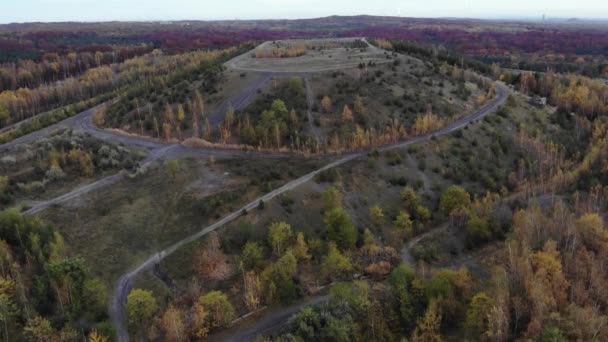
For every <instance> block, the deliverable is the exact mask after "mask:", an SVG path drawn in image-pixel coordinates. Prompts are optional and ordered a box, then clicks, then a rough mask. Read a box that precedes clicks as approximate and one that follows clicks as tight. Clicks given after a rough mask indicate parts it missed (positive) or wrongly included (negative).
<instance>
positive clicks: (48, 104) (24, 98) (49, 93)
mask: <svg viewBox="0 0 608 342" xmlns="http://www.w3.org/2000/svg"><path fill="white" fill-rule="evenodd" d="M208 54H212V52H210V53H207V52H192V53H186V54H182V55H175V56H167V55H164V54H163V53H162V52H161V51H160V50H155V51H153V52H152V53H149V54H146V55H143V56H140V57H135V58H131V59H128V60H126V61H124V62H123V63H118V64H112V65H109V66H100V67H94V68H92V69H89V70H87V71H86V72H85V73H84V74H83V75H81V76H79V77H70V78H67V79H65V80H63V81H62V82H58V83H55V84H52V85H42V86H40V87H37V88H34V89H28V88H20V89H19V90H17V91H10V90H7V91H4V92H2V93H0V124H1V125H2V126H6V125H8V124H11V123H15V122H19V121H21V120H24V119H26V118H29V117H32V116H34V115H36V114H38V113H40V112H43V111H46V110H51V109H53V108H55V107H58V106H65V105H68V104H71V103H73V102H76V101H80V100H83V99H88V98H91V97H95V96H96V95H99V94H102V93H105V92H108V91H112V90H116V89H120V88H121V87H123V86H125V85H130V84H135V83H138V82H146V81H147V80H148V79H149V78H150V77H153V76H156V75H163V74H167V73H169V72H172V71H174V70H176V69H177V70H179V69H181V68H183V67H185V66H187V65H198V64H199V63H200V62H201V61H202V60H203V59H204V58H206V57H207V56H208Z"/></svg>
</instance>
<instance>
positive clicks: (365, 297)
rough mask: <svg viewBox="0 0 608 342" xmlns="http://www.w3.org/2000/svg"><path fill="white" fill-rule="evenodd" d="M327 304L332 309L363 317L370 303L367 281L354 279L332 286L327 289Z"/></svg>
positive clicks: (366, 313) (367, 311)
mask: <svg viewBox="0 0 608 342" xmlns="http://www.w3.org/2000/svg"><path fill="white" fill-rule="evenodd" d="M329 305H330V307H331V308H332V309H333V310H334V311H338V312H346V313H349V314H351V315H353V316H354V317H356V318H365V317H366V316H368V314H369V309H370V307H371V305H372V303H371V301H370V289H369V283H368V282H367V281H365V280H355V281H353V282H348V283H339V284H337V285H335V286H333V287H332V288H331V289H330V290H329Z"/></svg>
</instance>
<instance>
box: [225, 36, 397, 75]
mask: <svg viewBox="0 0 608 342" xmlns="http://www.w3.org/2000/svg"><path fill="white" fill-rule="evenodd" d="M356 41H361V42H364V43H365V44H366V45H367V47H349V44H351V43H352V44H355V42H356ZM290 45H302V46H304V48H305V50H306V53H305V54H304V55H301V56H297V57H275V58H257V57H256V55H255V52H256V51H258V50H269V49H281V48H283V46H290ZM388 61H389V59H387V55H385V51H383V50H380V49H378V48H376V47H373V46H371V45H370V44H368V43H367V41H365V40H364V39H357V38H334V39H313V40H283V41H275V42H270V41H268V42H265V43H263V44H261V45H260V46H258V47H257V48H256V49H255V50H254V51H249V52H247V53H244V54H242V55H240V56H238V57H235V58H233V59H232V60H230V61H228V62H227V63H226V66H228V67H229V68H231V69H235V70H243V71H258V72H275V73H310V72H320V71H327V70H336V69H343V68H352V67H356V66H358V65H359V64H361V63H364V64H368V63H369V62H374V63H386V62H388Z"/></svg>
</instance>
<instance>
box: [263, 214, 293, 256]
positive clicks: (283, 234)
mask: <svg viewBox="0 0 608 342" xmlns="http://www.w3.org/2000/svg"><path fill="white" fill-rule="evenodd" d="M292 237H293V232H292V231H291V226H290V225H289V224H287V223H285V222H275V223H273V224H271V225H270V228H269V229H268V242H269V243H270V246H272V252H273V253H274V254H275V255H277V256H280V255H281V254H283V252H285V249H286V248H287V246H288V244H289V240H291V238H292Z"/></svg>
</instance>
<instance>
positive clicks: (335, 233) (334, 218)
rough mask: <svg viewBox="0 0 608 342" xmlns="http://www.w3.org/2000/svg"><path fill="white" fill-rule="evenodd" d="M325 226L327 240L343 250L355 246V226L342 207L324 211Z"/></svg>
mask: <svg viewBox="0 0 608 342" xmlns="http://www.w3.org/2000/svg"><path fill="white" fill-rule="evenodd" d="M325 226H326V227H327V236H328V238H329V240H331V241H333V242H335V243H336V245H337V246H338V247H340V248H341V249H343V250H346V249H351V248H354V247H355V244H356V243H357V228H355V225H354V224H353V221H352V220H351V218H350V216H348V214H347V213H346V211H344V209H342V208H334V209H332V210H330V211H328V212H327V213H325Z"/></svg>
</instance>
